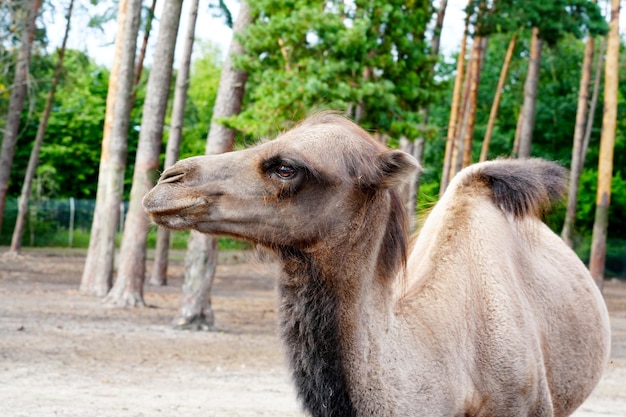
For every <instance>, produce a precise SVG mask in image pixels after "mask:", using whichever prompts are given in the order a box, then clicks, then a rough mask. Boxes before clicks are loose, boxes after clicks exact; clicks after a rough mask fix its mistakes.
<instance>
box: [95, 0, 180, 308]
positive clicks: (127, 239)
mask: <svg viewBox="0 0 626 417" xmlns="http://www.w3.org/2000/svg"><path fill="white" fill-rule="evenodd" d="M182 3H183V2H182V0H165V4H164V5H163V13H162V17H161V24H160V26H159V35H158V38H157V44H156V50H155V52H154V62H155V63H158V65H154V67H153V68H152V71H150V77H149V78H148V88H147V90H146V99H145V102H144V107H143V117H142V119H141V130H140V134H139V143H138V145H137V156H136V158H135V170H134V172H133V185H132V187H131V191H130V202H129V207H128V214H127V215H126V222H125V223H124V234H123V236H122V243H121V247H120V262H119V267H118V273H117V280H116V281H115V285H114V286H113V288H112V289H111V291H110V292H109V294H108V296H107V298H106V302H107V303H110V304H115V305H118V306H129V305H130V306H143V305H145V303H144V300H143V284H144V280H145V273H146V239H147V235H148V228H149V221H148V218H147V216H146V214H145V212H144V210H143V206H142V205H141V200H142V198H143V196H144V195H145V194H146V193H147V192H148V191H149V190H150V189H151V188H152V187H153V186H154V183H155V181H156V178H157V177H158V174H157V172H158V169H159V155H160V153H161V142H162V139H163V121H164V119H165V111H166V109H167V100H168V97H169V92H170V82H171V77H172V64H173V63H174V48H175V46H176V37H177V34H178V27H179V23H180V14H181V8H182Z"/></svg>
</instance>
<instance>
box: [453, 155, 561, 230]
mask: <svg viewBox="0 0 626 417" xmlns="http://www.w3.org/2000/svg"><path fill="white" fill-rule="evenodd" d="M469 171H470V172H469V173H468V174H469V175H468V178H467V180H468V181H467V182H465V181H464V183H465V184H467V185H470V184H472V183H474V182H475V181H479V182H481V183H483V184H487V185H488V186H489V188H491V191H492V199H493V202H494V204H495V205H496V206H498V207H500V209H501V210H503V211H505V212H508V213H511V214H513V215H514V216H515V217H518V218H520V217H525V216H528V215H535V216H539V215H541V213H542V212H543V211H544V210H546V209H548V208H549V207H550V206H551V205H552V203H553V202H554V201H557V200H560V199H561V198H563V196H564V194H565V191H566V188H567V170H566V169H565V168H563V167H562V166H560V165H558V164H557V163H555V162H551V161H546V160H544V159H534V158H533V159H498V160H495V161H490V162H485V163H482V164H477V165H475V166H474V169H470V170H469Z"/></svg>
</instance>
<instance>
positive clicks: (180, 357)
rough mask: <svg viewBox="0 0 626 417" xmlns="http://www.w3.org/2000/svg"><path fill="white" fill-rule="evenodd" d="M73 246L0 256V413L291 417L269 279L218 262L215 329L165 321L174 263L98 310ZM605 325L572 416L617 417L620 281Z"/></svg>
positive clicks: (621, 365)
mask: <svg viewBox="0 0 626 417" xmlns="http://www.w3.org/2000/svg"><path fill="white" fill-rule="evenodd" d="M83 262H84V257H83V256H82V254H81V253H77V252H67V251H63V252H59V251H45V252H44V251H37V252H27V253H26V255H25V256H23V257H22V258H19V259H8V258H6V257H2V256H0V417H17V416H38V417H47V416H81V417H93V416H103V417H126V416H132V417H139V416H149V417H152V416H157V417H158V416H164V417H177V416H186V417H195V416H198V417H200V416H202V417H213V416H215V417H222V416H224V417H226V416H274V417H287V416H291V417H302V416H304V414H303V413H302V412H301V411H300V407H299V405H298V403H297V400H296V398H295V394H294V391H293V389H292V387H291V384H290V381H289V377H288V374H287V370H286V366H285V363H284V360H283V353H282V350H281V349H282V348H281V344H280V342H279V339H278V336H277V331H276V301H275V291H274V285H275V282H274V278H273V274H272V273H271V272H270V270H266V269H264V268H262V267H259V266H252V265H251V264H245V263H244V264H226V263H225V264H221V265H220V266H219V267H218V273H217V278H216V282H215V285H214V290H213V306H214V309H215V314H216V324H217V327H218V329H217V331H215V332H188V331H180V330H174V329H172V327H171V325H170V323H171V320H172V318H173V317H174V316H175V314H176V311H177V308H178V303H179V300H180V286H181V283H182V266H181V262H174V264H173V265H172V267H171V268H170V285H169V286H167V287H159V288H154V287H147V288H146V301H147V302H148V304H150V306H151V308H132V309H117V308H109V307H107V306H106V305H104V304H102V303H101V302H100V301H99V300H98V299H95V298H92V297H88V296H84V295H80V294H79V293H78V291H77V288H78V284H79V281H80V274H81V271H82V266H83ZM605 294H606V298H607V302H608V304H609V308H610V310H611V318H612V325H613V331H614V341H613V357H612V361H611V364H610V366H609V369H608V370H607V372H606V375H605V377H604V379H603V381H602V382H601V384H600V385H599V386H598V388H597V389H596V391H595V392H594V394H593V395H592V397H591V398H589V400H588V401H587V402H586V403H585V404H584V405H583V406H582V407H581V408H580V410H579V411H578V412H577V413H576V414H575V416H577V417H591V416H622V417H626V283H624V282H617V281H610V282H607V285H606V290H605Z"/></svg>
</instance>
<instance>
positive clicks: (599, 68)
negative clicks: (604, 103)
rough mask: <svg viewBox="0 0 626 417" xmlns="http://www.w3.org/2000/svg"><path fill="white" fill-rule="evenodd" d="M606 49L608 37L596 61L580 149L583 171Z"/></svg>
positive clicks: (601, 45)
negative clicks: (583, 136) (591, 92)
mask: <svg viewBox="0 0 626 417" xmlns="http://www.w3.org/2000/svg"><path fill="white" fill-rule="evenodd" d="M605 51H606V37H603V38H602V39H601V40H600V50H599V51H598V54H597V55H598V58H597V61H596V70H595V71H596V75H595V77H594V80H593V94H592V96H591V104H590V105H589V112H588V114H589V115H588V117H587V125H586V126H585V138H584V139H583V146H582V149H581V151H580V155H581V156H580V167H579V170H580V172H581V173H582V171H583V168H584V166H585V158H586V157H587V149H588V148H589V140H590V139H591V131H592V130H593V122H594V115H595V114H596V106H597V104H598V95H599V93H600V81H601V78H602V64H603V63H604V52H605Z"/></svg>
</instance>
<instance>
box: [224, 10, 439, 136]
mask: <svg viewBox="0 0 626 417" xmlns="http://www.w3.org/2000/svg"><path fill="white" fill-rule="evenodd" d="M250 5H251V7H252V9H253V11H254V12H255V13H256V15H257V19H256V21H255V23H254V24H252V25H251V26H250V27H249V28H248V29H247V31H246V36H245V37H244V38H242V40H241V41H242V43H243V45H244V48H245V50H246V51H247V55H246V56H245V57H244V58H243V59H241V60H240V61H239V62H238V63H237V64H238V65H239V66H240V67H241V68H242V69H244V70H246V71H248V73H249V79H248V84H247V87H246V88H247V89H248V94H247V98H246V103H245V107H244V111H243V112H242V114H241V115H239V116H238V117H235V118H233V120H231V121H230V123H231V125H232V126H233V127H235V128H237V129H239V130H241V131H243V132H245V133H246V134H255V135H268V134H273V133H275V132H277V131H280V130H282V129H284V128H286V127H289V125H290V123H291V122H292V121H293V120H298V119H300V118H302V117H304V116H306V115H307V114H308V113H310V112H311V110H312V109H323V108H332V109H338V110H342V111H345V112H346V113H348V114H351V115H353V116H354V117H356V118H357V119H359V122H360V123H361V124H362V125H363V126H364V127H365V128H368V129H375V130H378V131H379V132H381V133H391V134H393V135H394V136H398V135H402V134H404V135H407V136H410V137H415V135H416V134H417V133H416V126H418V123H419V122H420V121H421V119H422V116H421V115H420V113H419V112H418V110H419V109H421V108H422V107H423V105H424V104H425V103H426V102H427V101H428V98H429V93H428V92H429V90H430V87H431V86H432V84H433V80H432V66H433V62H432V60H431V59H430V58H429V53H428V48H427V46H426V43H425V39H424V38H425V36H424V35H425V31H426V25H427V23H428V21H429V19H430V15H431V8H430V3H429V2H428V1H424V0H422V1H401V0H395V1H374V2H371V1H368V2H362V1H356V2H354V4H351V5H346V4H345V3H344V2H343V1H322V0H316V1H304V0H294V1H288V2H284V1H276V0H254V1H251V2H250ZM357 109H358V110H357Z"/></svg>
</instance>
